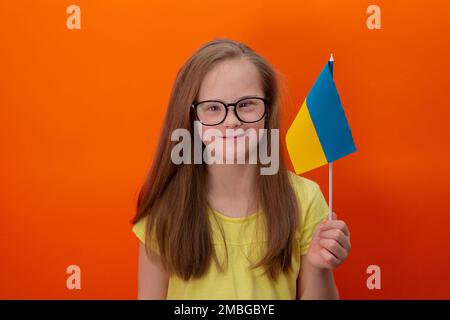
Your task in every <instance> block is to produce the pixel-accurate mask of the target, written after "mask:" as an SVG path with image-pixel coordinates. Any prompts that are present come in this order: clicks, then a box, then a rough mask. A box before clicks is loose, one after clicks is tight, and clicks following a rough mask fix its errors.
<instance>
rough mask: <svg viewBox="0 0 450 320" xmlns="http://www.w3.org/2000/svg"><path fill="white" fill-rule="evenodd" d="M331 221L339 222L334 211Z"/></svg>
mask: <svg viewBox="0 0 450 320" xmlns="http://www.w3.org/2000/svg"><path fill="white" fill-rule="evenodd" d="M331 220H337V214H336V212H334V211H333V212H332V213H331Z"/></svg>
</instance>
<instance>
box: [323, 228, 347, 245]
mask: <svg viewBox="0 0 450 320" xmlns="http://www.w3.org/2000/svg"><path fill="white" fill-rule="evenodd" d="M319 237H320V238H321V239H334V240H336V241H337V242H339V244H340V245H341V246H342V247H343V248H344V249H346V250H350V239H349V238H348V237H347V236H346V235H345V233H344V232H343V231H342V230H340V229H328V230H325V231H321V232H320V234H319Z"/></svg>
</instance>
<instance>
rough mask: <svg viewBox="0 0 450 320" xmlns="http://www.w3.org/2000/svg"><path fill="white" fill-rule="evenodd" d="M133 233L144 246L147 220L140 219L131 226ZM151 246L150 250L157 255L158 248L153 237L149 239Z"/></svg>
mask: <svg viewBox="0 0 450 320" xmlns="http://www.w3.org/2000/svg"><path fill="white" fill-rule="evenodd" d="M131 230H132V231H133V233H134V234H135V235H136V237H137V238H138V239H139V240H140V241H141V242H142V243H143V244H145V239H146V232H147V218H146V217H145V218H142V219H141V220H139V221H138V222H137V223H136V224H134V225H133V228H132V229H131ZM151 240H152V241H151V244H150V249H151V250H152V251H154V252H156V253H157V254H158V255H159V246H158V243H157V241H156V239H155V237H151Z"/></svg>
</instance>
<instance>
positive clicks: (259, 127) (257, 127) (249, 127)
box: [245, 118, 265, 138]
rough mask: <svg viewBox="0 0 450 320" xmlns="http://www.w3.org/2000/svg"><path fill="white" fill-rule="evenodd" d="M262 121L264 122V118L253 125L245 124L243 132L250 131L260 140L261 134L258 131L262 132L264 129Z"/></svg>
mask: <svg viewBox="0 0 450 320" xmlns="http://www.w3.org/2000/svg"><path fill="white" fill-rule="evenodd" d="M264 120H265V118H263V119H262V120H260V121H258V122H255V123H247V124H246V128H245V130H252V131H255V133H256V134H257V136H258V137H259V138H261V134H262V133H260V132H259V130H262V129H264V128H265V125H264Z"/></svg>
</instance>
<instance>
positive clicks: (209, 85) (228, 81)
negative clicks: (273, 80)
mask: <svg viewBox="0 0 450 320" xmlns="http://www.w3.org/2000/svg"><path fill="white" fill-rule="evenodd" d="M248 95H257V96H262V95H263V90H262V87H261V79H260V75H259V72H258V69H257V68H256V67H255V65H254V64H253V63H251V62H249V61H247V60H245V59H232V60H225V61H222V62H220V63H219V64H217V65H215V66H214V67H213V68H212V69H211V70H210V71H209V72H208V73H207V74H206V76H205V77H204V79H203V81H202V84H201V86H200V91H199V94H198V99H197V100H198V101H202V100H209V99H219V100H223V101H226V102H232V101H236V100H237V99H239V98H240V97H243V96H248Z"/></svg>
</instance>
